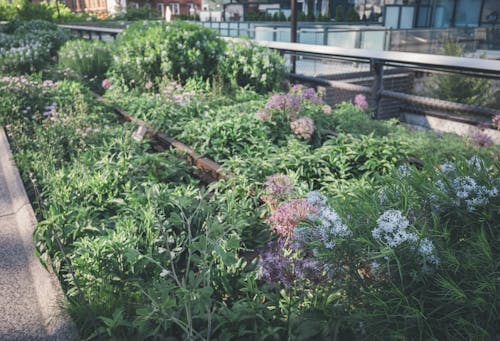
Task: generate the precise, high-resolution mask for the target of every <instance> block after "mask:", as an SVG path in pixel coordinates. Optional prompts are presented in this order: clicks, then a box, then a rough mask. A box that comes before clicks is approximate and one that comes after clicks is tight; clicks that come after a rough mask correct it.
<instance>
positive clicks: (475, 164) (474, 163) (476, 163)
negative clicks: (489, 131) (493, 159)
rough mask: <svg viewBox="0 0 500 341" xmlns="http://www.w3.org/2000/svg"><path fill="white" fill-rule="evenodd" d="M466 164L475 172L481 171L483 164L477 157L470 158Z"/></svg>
mask: <svg viewBox="0 0 500 341" xmlns="http://www.w3.org/2000/svg"><path fill="white" fill-rule="evenodd" d="M467 164H468V165H469V166H470V167H474V168H475V170H476V171H477V172H479V171H481V169H482V168H484V162H483V160H481V159H480V158H479V157H477V155H474V156H472V157H471V158H470V159H469V160H467Z"/></svg>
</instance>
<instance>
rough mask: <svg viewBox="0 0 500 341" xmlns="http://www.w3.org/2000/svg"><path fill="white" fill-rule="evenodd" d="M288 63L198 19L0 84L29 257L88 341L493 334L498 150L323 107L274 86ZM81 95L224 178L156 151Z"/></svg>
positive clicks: (308, 96) (141, 27)
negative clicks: (228, 39)
mask: <svg viewBox="0 0 500 341" xmlns="http://www.w3.org/2000/svg"><path fill="white" fill-rule="evenodd" d="M28 25H29V24H28ZM12 32H14V31H12ZM59 34H61V33H60V32H59V31H57V32H56V33H54V37H58V36H59ZM16 37H17V36H16V35H15V34H9V36H8V37H7V38H5V37H4V38H5V39H16ZM205 40H206V41H205ZM176 44H177V45H182V48H181V47H179V46H178V49H175V46H176ZM170 48H174V49H175V51H176V53H167V49H170ZM233 51H241V52H239V53H240V54H241V56H242V59H241V60H240V59H239V58H237V57H236V56H235V55H234V54H232V52H233ZM83 52H85V53H83ZM47 53H48V52H47ZM110 55H112V56H114V58H113V59H110V58H109V56H110ZM96 56H99V58H96ZM132 57H133V59H130V60H128V61H126V62H125V61H124V60H125V59H126V58H132ZM197 57H200V58H204V60H206V61H209V62H210V63H204V64H202V65H200V66H199V68H198V67H195V65H194V64H193V63H186V61H188V60H195V59H196V58H197ZM248 60H252V64H251V65H249V64H248ZM182 63H184V64H182ZM283 64H284V63H283V61H282V60H281V59H280V58H279V56H278V55H276V54H274V53H271V52H269V51H266V50H264V49H261V48H257V47H254V46H253V45H252V44H251V43H249V42H243V43H241V45H236V46H235V45H230V47H229V48H228V46H227V45H226V44H225V43H223V42H222V41H220V40H219V38H217V37H216V36H214V35H213V34H212V33H211V32H209V31H206V30H205V29H203V28H201V27H199V26H192V25H187V24H178V23H174V24H171V25H166V24H146V23H137V24H136V25H135V26H132V27H131V28H130V31H128V32H127V33H126V34H124V35H123V36H122V37H120V39H119V41H117V42H116V45H107V46H105V45H102V44H96V43H90V42H82V41H79V42H74V41H70V42H67V43H66V44H65V45H64V46H63V47H62V48H61V49H59V62H58V63H57V64H56V63H55V62H54V63H53V64H49V63H47V64H45V65H44V67H43V72H40V73H35V74H33V73H32V69H31V68H23V69H21V68H19V69H18V70H19V71H17V73H20V72H25V73H29V75H22V76H21V75H10V76H4V77H2V78H1V79H0V98H2V101H0V125H1V126H4V127H5V128H6V130H7V133H8V135H9V139H10V142H11V144H12V146H13V149H14V152H15V157H16V161H17V164H18V166H19V168H20V170H21V172H22V177H23V179H24V181H25V184H26V186H27V189H28V192H29V193H30V196H31V198H32V201H33V205H34V207H35V209H36V212H37V214H38V217H39V221H40V222H39V224H38V227H37V230H36V233H35V240H36V242H37V250H38V252H39V255H40V257H41V259H42V260H43V261H44V262H45V264H47V266H52V267H53V268H54V269H55V271H56V273H57V274H58V276H59V278H60V280H61V283H62V285H63V287H64V290H65V293H66V296H67V298H68V302H69V305H68V310H69V312H70V313H71V315H72V316H73V318H74V319H75V321H76V322H77V324H78V327H79V329H80V332H81V336H82V338H83V339H103V340H109V339H115V340H124V339H128V340H138V339H140V340H165V339H169V340H177V339H179V340H183V339H193V340H194V339H202V340H208V339H216V340H248V339H251V340H273V339H275V340H281V339H290V340H291V339H293V340H309V339H333V340H388V339H390V340H406V339H411V340H413V339H418V340H459V339H474V340H489V339H494V338H496V337H498V336H499V335H500V331H499V329H498V320H499V317H500V316H499V312H498V302H499V300H500V294H499V293H500V290H499V289H500V288H499V283H498V277H499V274H500V257H499V256H500V230H499V226H498V221H500V196H499V193H498V191H499V190H500V178H499V176H498V174H499V173H498V171H499V166H500V163H499V159H498V156H499V149H498V147H489V148H486V147H480V146H478V145H476V144H474V141H468V140H465V139H461V138H458V137H456V136H448V135H444V136H442V135H436V134H434V133H430V132H416V131H410V130H408V129H406V128H405V127H402V126H400V125H399V124H398V123H397V122H395V121H386V122H381V121H373V120H371V119H370V115H369V113H367V112H366V111H365V110H366V108H365V107H364V106H363V105H361V103H362V102H363V101H361V100H357V101H356V102H355V104H351V103H343V104H340V105H338V106H336V107H334V108H332V107H330V106H328V105H326V104H325V103H323V101H322V94H321V93H318V92H317V91H316V90H315V89H313V88H308V87H306V86H302V85H297V84H295V85H290V84H289V85H286V86H285V87H284V88H283V87H281V86H282V83H283V82H282V81H283V76H284V70H285V69H284V66H283ZM245 66H247V69H245ZM68 68H69V69H68ZM183 68H184V70H183ZM188 68H189V70H190V71H189V72H188V71H187V70H188ZM2 72H4V74H5V71H2ZM190 74H192V75H194V77H190V76H189V75H190ZM89 87H90V88H92V89H94V90H97V91H99V92H102V93H104V95H105V97H107V98H108V99H109V100H110V101H112V102H113V103H115V104H118V105H120V106H121V107H123V108H124V109H126V110H128V111H129V112H130V113H132V114H133V115H135V116H137V117H139V118H141V119H143V120H145V121H147V122H149V123H150V124H152V125H154V126H155V127H156V128H157V129H159V130H161V131H164V132H165V133H167V134H168V135H170V136H173V137H175V138H178V139H180V140H182V141H183V142H185V143H187V144H189V145H190V146H192V147H193V148H194V149H195V150H196V151H197V152H198V153H200V154H203V155H206V156H208V157H210V158H212V159H214V160H215V161H217V162H219V163H220V164H221V165H222V166H223V169H224V171H225V172H226V173H227V174H228V180H226V181H219V182H216V183H212V184H204V183H202V182H200V181H199V180H198V179H196V178H195V177H193V175H192V172H191V171H192V169H191V166H190V165H189V164H188V163H187V162H185V161H183V159H182V158H178V157H177V156H176V155H175V154H174V153H171V152H164V153H155V152H154V150H153V148H152V146H151V144H150V141H148V140H147V139H146V140H143V141H138V139H137V138H136V134H134V131H135V129H136V128H135V127H134V126H133V125H131V124H120V123H118V122H117V120H116V118H115V117H114V116H113V114H112V113H111V112H110V109H109V108H107V107H106V106H104V105H102V104H100V103H98V102H97V101H96V100H95V99H94V97H93V96H92V95H91V93H90V92H89ZM268 90H269V92H268ZM416 159H418V160H419V161H418V160H416Z"/></svg>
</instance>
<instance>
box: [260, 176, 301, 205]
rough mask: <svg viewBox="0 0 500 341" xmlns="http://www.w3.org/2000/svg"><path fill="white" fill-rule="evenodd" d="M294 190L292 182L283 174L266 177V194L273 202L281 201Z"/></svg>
mask: <svg viewBox="0 0 500 341" xmlns="http://www.w3.org/2000/svg"><path fill="white" fill-rule="evenodd" d="M293 190H294V186H293V183H292V180H291V179H290V178H289V177H288V176H287V175H285V174H274V175H271V176H269V177H267V181H266V189H265V191H266V194H267V196H268V197H269V198H270V199H271V200H273V201H275V200H276V201H282V200H283V199H285V198H286V197H287V196H288V195H289V194H291V193H292V192H293Z"/></svg>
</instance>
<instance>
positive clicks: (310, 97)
mask: <svg viewBox="0 0 500 341" xmlns="http://www.w3.org/2000/svg"><path fill="white" fill-rule="evenodd" d="M302 98H303V99H305V100H307V101H310V102H311V103H313V104H321V98H320V97H319V96H318V94H317V93H316V90H314V88H307V89H304V90H302Z"/></svg>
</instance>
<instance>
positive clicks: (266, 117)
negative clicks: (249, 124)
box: [255, 109, 273, 122]
mask: <svg viewBox="0 0 500 341" xmlns="http://www.w3.org/2000/svg"><path fill="white" fill-rule="evenodd" d="M255 115H256V116H257V118H258V119H259V120H262V121H266V122H269V121H271V119H272V118H273V114H272V113H271V112H269V111H267V110H265V109H260V110H259V111H257V112H256V113H255Z"/></svg>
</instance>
